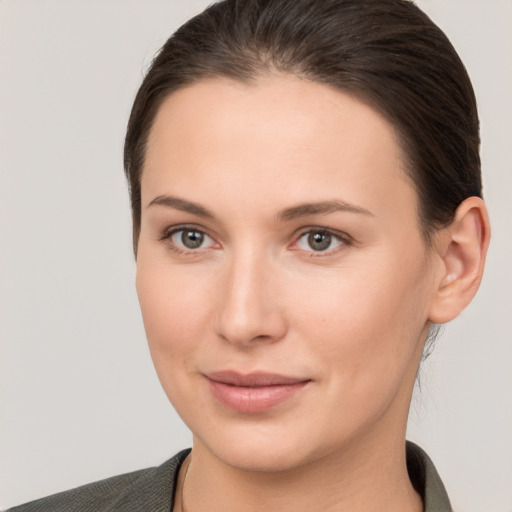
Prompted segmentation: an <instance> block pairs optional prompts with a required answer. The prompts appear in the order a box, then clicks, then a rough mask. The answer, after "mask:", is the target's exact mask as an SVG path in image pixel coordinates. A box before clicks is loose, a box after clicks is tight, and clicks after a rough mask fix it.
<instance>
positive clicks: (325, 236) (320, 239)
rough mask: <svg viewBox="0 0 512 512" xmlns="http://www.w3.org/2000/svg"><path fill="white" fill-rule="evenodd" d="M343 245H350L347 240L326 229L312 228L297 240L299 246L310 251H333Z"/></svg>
mask: <svg viewBox="0 0 512 512" xmlns="http://www.w3.org/2000/svg"><path fill="white" fill-rule="evenodd" d="M342 245H348V243H347V241H346V240H343V238H342V237H341V236H339V235H336V234H335V233H332V232H331V231H328V230H325V229H311V230H309V231H307V232H306V233H303V234H302V235H301V237H300V238H299V239H298V240H297V247H298V248H299V249H300V250H302V251H309V252H311V251H313V252H318V253H320V252H331V251H333V250H336V249H337V248H338V247H340V246H342Z"/></svg>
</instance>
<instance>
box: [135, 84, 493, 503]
mask: <svg viewBox="0 0 512 512" xmlns="http://www.w3.org/2000/svg"><path fill="white" fill-rule="evenodd" d="M403 160H404V159H403V155H402V152H401V149H400V146H399V144H398V142H397V140H396V136H395V132H394V130H393V127H392V126H391V125H390V124H389V123H388V122H387V121H386V120H385V119H383V118H382V117H381V116H380V115H379V114H378V113H377V112H376V111H375V110H373V109H372V108H370V107H369V106H367V105H365V104H364V103H362V102H361V101H359V100H357V99H355V98H353V97H351V96H349V95H348V94H345V93H342V92H340V91H338V90H334V89H332V88H330V87H328V86H325V85H322V84H318V83H313V82H310V81H306V80H301V79H299V78H296V77H294V76H289V75H266V76H262V77H260V78H259V79H258V80H257V81H256V82H255V83H252V84H242V83H238V82H234V81H230V80H228V79H223V78H218V79H209V80H205V81H202V82H199V83H196V84H194V85H192V86H189V87H187V88H185V89H182V90H180V91H178V92H176V93H174V94H172V95H171V96H170V97H169V98H168V99H166V101H165V102H164V103H163V105H162V107H161V108H160V110H159V112H158V114H157V117H156V119H155V123H154V125H153V128H152V130H151V133H150V137H149V141H148V147H147V153H146V162H145V166H144V170H143V177H142V182H141V187H142V222H141V232H140V238H139V245H138V251H137V292H138V296H139V300H140V304H141V309H142V314H143V318H144V324H145V329H146V333H147V337H148V341H149V347H150V351H151V355H152V358H153V361H154V364H155V367H156V370H157V373H158V376H159V378H160V381H161V383H162V386H163V388H164V390H165V392H166V393H167V395H168V397H169V399H170V401H171V402H172V404H173V405H174V407H175V408H176V410H177V411H178V413H179V414H180V416H181V417H182V419H183V420H184V421H185V423H186V424H187V425H188V426H189V428H190V429H191V431H192V433H193V440H194V442H193V457H192V458H191V462H190V467H189V470H188V473H187V480H186V486H185V487H184V490H183V498H184V502H185V506H186V509H187V510H193V511H195V512H199V511H203V510H205V511H206V510H208V511H217V510H219V511H220V510H222V511H224V512H225V511H230V510H236V511H238V512H240V511H256V510H279V511H281V512H287V511H289V510H290V511H291V510H293V511H302V510H304V511H306V510H322V511H334V510H336V511H340V510H350V511H359V510H361V511H362V510H365V511H367V510H382V511H386V510H393V511H399V510H407V511H414V510H422V509H423V506H422V503H421V499H420V498H419V496H418V495H417V494H416V493H415V491H414V490H413V488H412V485H411V483H410V481H409V479H408V475H407V470H406V465H405V451H404V439H405V429H406V423H407V415H408V410H409V404H410V399H411V393H412V389H413V384H414V380H415V376H416V373H417V369H418V365H419V361H420V358H421V354H422V349H423V345H424V341H425V338H426V336H427V332H428V329H429V326H430V323H431V322H432V321H435V322H443V321H448V320H450V319H451V318H453V317H454V316H456V315H457V314H458V313H459V312H460V310H462V308H463V307H464V306H465V305H466V304H467V303H468V302H469V300H471V298H472V296H473V295H474V293H475V292H476V289H477V287H478V284H479V282H480V278H481V272H482V268H483V255H484V254H485V249H486V247H487V241H488V221H487V217H486V214H485V207H484V206H483V203H482V202H481V200H479V199H477V198H470V199H469V200H467V201H466V202H465V203H463V205H461V207H460V209H459V212H458V214H457V216H456V219H455V221H454V223H453V224H452V225H451V226H450V227H448V228H446V229H444V230H441V231H440V232H439V233H438V234H437V236H436V237H435V243H434V245H433V247H431V248H429V247H427V246H426V244H425V241H424V240H423V238H422V235H421V230H420V226H419V221H418V198H417V194H416V192H415V190H414V188H413V186H412V184H411V181H410V179H409V178H407V177H406V174H405V171H404V164H403ZM169 197H170V198H172V199H168V198H169ZM176 198H178V199H179V201H176ZM184 201H187V202H188V203H193V204H194V205H195V208H190V205H189V204H187V203H184ZM322 202H331V203H332V202H337V203H338V204H339V203H342V204H343V208H341V209H337V210H333V209H332V208H331V211H324V212H314V211H313V210H312V208H309V209H308V208H306V209H304V208H303V209H302V211H299V212H298V211H297V210H295V215H292V214H291V212H290V209H292V208H295V207H296V206H298V205H303V204H311V203H315V204H316V203H322ZM347 205H349V206H347ZM324 209H325V208H324ZM184 210H187V211H184ZM203 210H205V211H207V212H208V215H207V216H205V215H204V214H205V211H203ZM327 210H328V208H327ZM287 211H288V215H286V214H284V213H283V212H287ZM299 213H301V215H299ZM183 225H185V226H186V227H187V228H188V229H189V231H190V230H192V231H196V232H197V231H199V232H201V233H204V235H203V236H204V238H203V241H202V243H201V245H200V246H199V247H198V248H196V249H191V248H187V247H185V246H184V245H183V241H182V238H181V235H182V234H183V231H176V230H179V229H180V228H181V229H183ZM315 229H316V230H317V232H318V231H319V230H320V231H321V230H323V233H324V236H325V235H326V234H327V233H330V236H331V243H330V245H329V246H328V248H327V249H326V250H315V248H316V249H318V247H317V246H316V245H315V246H314V247H313V248H312V247H311V244H310V243H309V242H308V234H310V233H311V231H312V230H313V231H314V230H315ZM173 230H174V231H173ZM221 370H236V371H238V372H240V373H250V372H254V371H265V372H271V373H278V374H282V375H287V376H293V377H300V378H301V379H307V380H308V382H307V385H305V386H304V387H303V388H301V390H300V391H299V392H298V393H296V394H295V395H293V396H292V397H291V398H290V399H288V400H286V401H284V402H283V403H281V404H279V405H277V406H276V407H273V408H271V409H270V410H268V411H265V412H261V413H244V412H239V411H234V410H232V409H229V408H226V407H225V406H223V405H222V404H221V403H219V401H218V400H217V399H216V398H215V397H214V396H213V395H212V392H211V389H210V386H209V383H208V381H207V379H206V378H205V374H208V373H209V372H212V371H221ZM182 482H183V471H182V472H181V474H180V480H179V486H180V487H179V490H178V493H177V503H176V505H175V510H181V507H182V503H181V492H182V490H181V485H182ZM263 488H264V492H263V491H262V489H263Z"/></svg>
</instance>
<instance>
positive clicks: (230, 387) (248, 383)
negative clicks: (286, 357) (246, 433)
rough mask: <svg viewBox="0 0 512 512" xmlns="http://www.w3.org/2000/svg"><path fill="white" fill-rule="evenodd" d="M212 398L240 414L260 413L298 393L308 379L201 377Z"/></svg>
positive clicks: (260, 375)
mask: <svg viewBox="0 0 512 512" xmlns="http://www.w3.org/2000/svg"><path fill="white" fill-rule="evenodd" d="M205 377H206V379H207V381H208V383H209V387H210V390H211V393H212V395H213V396H214V398H215V399H216V400H217V401H219V402H220V403H221V404H222V405H224V406H225V407H227V408H229V409H232V410H235V411H238V412H243V413H261V412H265V411H268V410H270V409H272V408H274V407H276V406H277V405H279V404H281V403H283V402H285V401H287V400H289V399H291V398H292V397H294V396H295V395H297V394H298V393H300V392H301V391H302V390H303V389H304V387H306V385H307V384H308V383H309V382H311V381H310V379H302V378H296V377H289V376H285V375H279V374H275V373H264V372H254V373H250V374H241V373H238V372H234V371H222V372H213V373H209V374H207V375H205Z"/></svg>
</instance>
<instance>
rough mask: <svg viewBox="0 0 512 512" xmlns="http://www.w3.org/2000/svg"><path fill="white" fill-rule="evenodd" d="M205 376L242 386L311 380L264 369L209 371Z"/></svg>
mask: <svg viewBox="0 0 512 512" xmlns="http://www.w3.org/2000/svg"><path fill="white" fill-rule="evenodd" d="M205 376H206V377H207V378H208V379H210V380H213V381H215V382H221V383H223V384H229V385H231V386H241V387H263V386H283V385H290V384H298V383H300V382H307V381H309V380H310V379H304V378H298V377H289V376H287V375H280V374H277V373H267V372H262V371H257V372H251V373H246V374H243V373H239V372H235V371H232V370H226V371H220V372H211V373H207V374H205Z"/></svg>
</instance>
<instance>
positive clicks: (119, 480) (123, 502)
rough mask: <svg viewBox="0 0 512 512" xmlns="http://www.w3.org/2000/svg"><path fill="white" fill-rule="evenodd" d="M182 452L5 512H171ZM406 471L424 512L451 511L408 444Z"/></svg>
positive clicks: (426, 461) (420, 455)
mask: <svg viewBox="0 0 512 512" xmlns="http://www.w3.org/2000/svg"><path fill="white" fill-rule="evenodd" d="M189 453H190V450H183V451H182V452H180V453H178V454H177V455H175V456H174V457H173V458H172V459H170V460H168V461H167V462H165V463H164V464H162V465H161V466H159V467H157V468H149V469H142V470H140V471H135V472H133V473H127V474H125V475H119V476H114V477H112V478H107V479H106V480H101V481H99V482H95V483H92V484H88V485H84V486H83V487H78V488H76V489H72V490H70V491H66V492H61V493H59V494H54V495H53V496H49V497H48V498H43V499H41V500H36V501H32V502H30V503H27V504H25V505H20V506H19V507H14V508H11V509H9V510H8V511H7V512H171V511H172V507H173V505H174V503H173V502H174V490H175V489H176V481H177V478H178V472H179V468H180V466H181V464H182V463H183V461H184V460H185V458H186V457H187V455H188V454H189ZM407 469H408V471H409V476H410V478H411V481H412V483H413V485H414V487H415V488H416V490H417V491H418V492H419V493H420V495H421V497H422V498H423V502H424V504H425V512H452V508H451V506H450V501H449V499H448V496H447V494H446V490H445V488H444V485H443V482H441V479H440V478H439V475H438V474H437V471H436V468H435V467H434V464H433V463H432V461H431V460H430V458H429V457H428V455H427V454H426V453H425V452H424V451H423V450H422V449H421V448H420V447H419V446H416V445H415V444H414V443H410V442H408V443H407Z"/></svg>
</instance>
